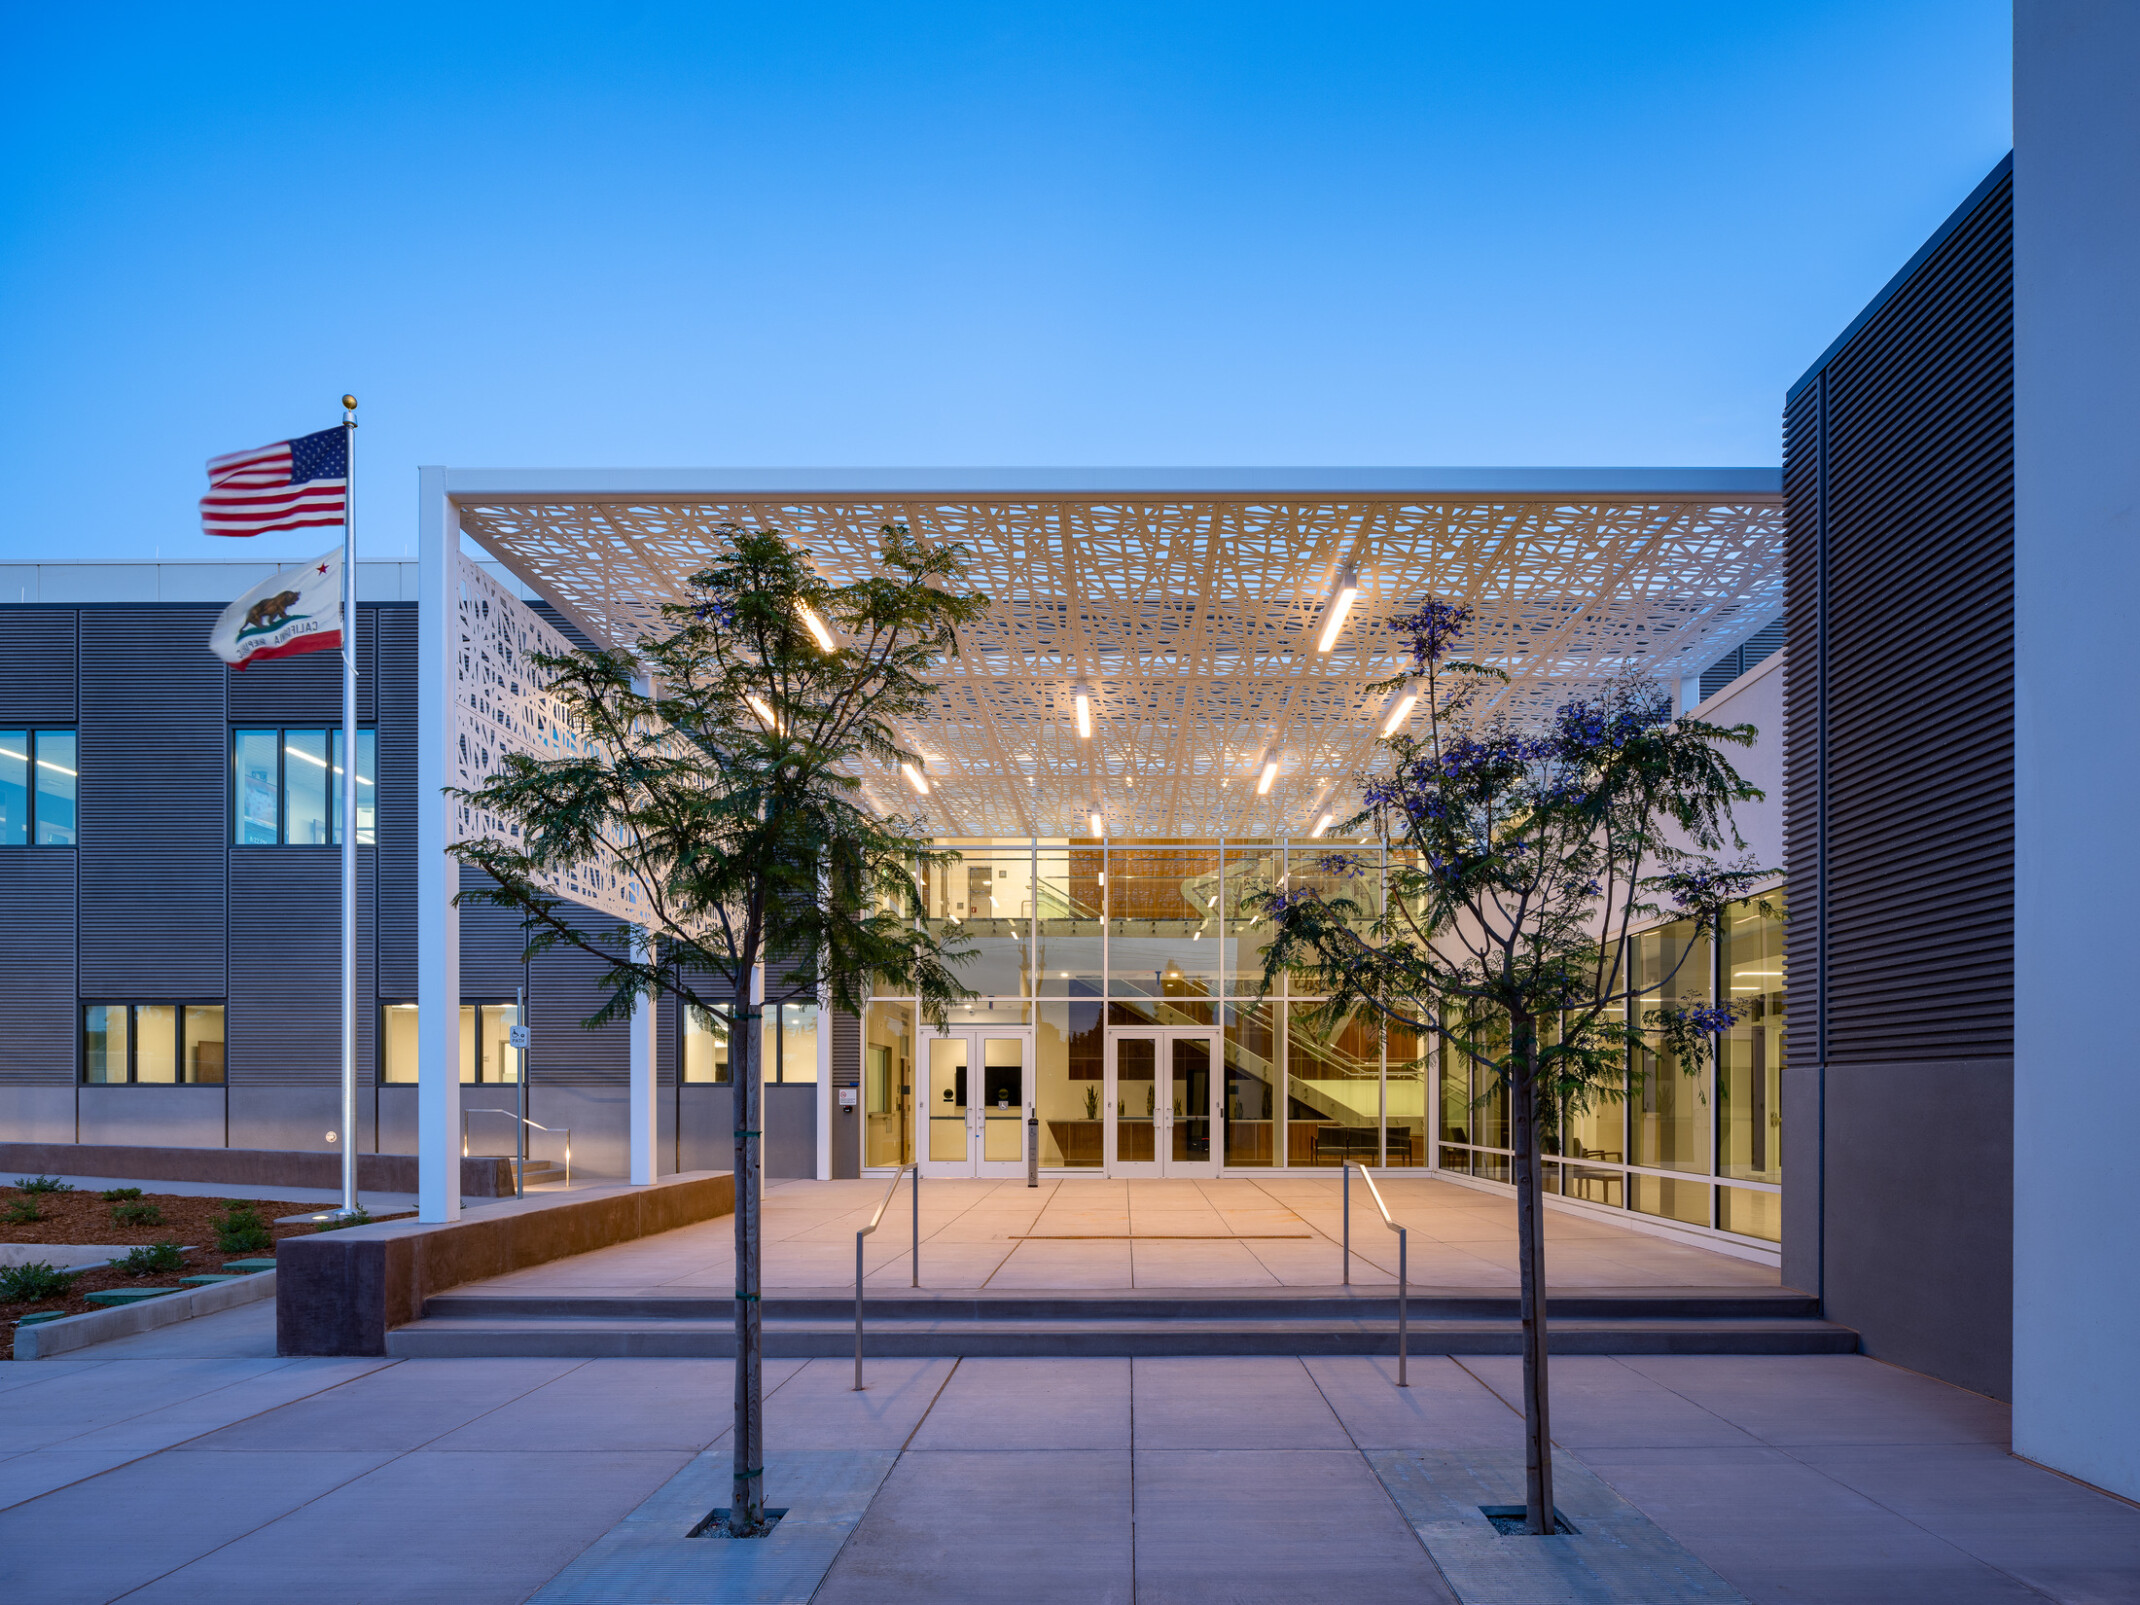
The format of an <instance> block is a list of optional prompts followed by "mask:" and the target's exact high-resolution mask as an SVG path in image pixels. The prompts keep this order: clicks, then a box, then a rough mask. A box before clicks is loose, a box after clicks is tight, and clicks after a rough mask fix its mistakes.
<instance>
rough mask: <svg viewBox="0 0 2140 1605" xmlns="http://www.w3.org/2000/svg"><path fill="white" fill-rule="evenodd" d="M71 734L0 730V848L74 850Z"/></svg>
mask: <svg viewBox="0 0 2140 1605" xmlns="http://www.w3.org/2000/svg"><path fill="white" fill-rule="evenodd" d="M75 750H76V743H75V739H74V732H73V731H72V730H0V847H30V846H36V847H72V846H73V845H74V782H75Z"/></svg>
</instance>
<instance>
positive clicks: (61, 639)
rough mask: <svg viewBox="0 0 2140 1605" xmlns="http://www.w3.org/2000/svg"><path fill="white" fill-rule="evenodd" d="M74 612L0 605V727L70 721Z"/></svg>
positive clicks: (68, 723)
mask: <svg viewBox="0 0 2140 1605" xmlns="http://www.w3.org/2000/svg"><path fill="white" fill-rule="evenodd" d="M76 617H77V615H76V614H75V611H74V609H73V608H71V607H70V608H47V607H6V606H0V727H7V726H13V725H25V724H52V725H71V724H73V723H74V715H75V707H74V682H75V633H76V629H77V625H76V622H75V621H76Z"/></svg>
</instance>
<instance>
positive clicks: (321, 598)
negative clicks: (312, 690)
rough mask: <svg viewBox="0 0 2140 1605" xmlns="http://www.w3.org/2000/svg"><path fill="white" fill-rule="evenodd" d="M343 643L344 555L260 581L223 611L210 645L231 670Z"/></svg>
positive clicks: (336, 554) (318, 559)
mask: <svg viewBox="0 0 2140 1605" xmlns="http://www.w3.org/2000/svg"><path fill="white" fill-rule="evenodd" d="M341 644H342V554H341V553H340V552H339V551H334V552H329V553H328V554H327V555H326V556H324V557H315V558H314V559H313V560H312V561H311V562H309V563H306V564H304V565H302V566H301V567H298V568H286V569H284V570H283V571H282V572H281V573H280V574H276V575H274V576H272V577H271V578H268V579H265V580H262V581H261V582H260V583H259V584H258V585H256V586H254V587H253V588H252V589H251V590H249V591H247V592H246V593H245V594H244V595H243V596H241V597H239V598H238V599H237V601H235V602H233V603H231V604H230V606H229V607H227V608H225V609H223V616H222V617H221V618H219V619H217V620H216V623H215V631H214V633H213V634H211V635H210V636H209V637H208V646H209V649H210V650H211V651H213V652H214V653H215V655H216V656H217V657H219V658H221V659H222V660H223V661H224V662H225V663H227V664H229V665H230V666H231V667H232V668H234V669H242V668H244V667H245V666H246V665H247V664H251V663H264V662H266V661H267V660H268V659H270V658H294V657H296V656H297V655H298V654H299V653H300V652H327V651H332V650H335V649H338V648H339V647H340V646H341Z"/></svg>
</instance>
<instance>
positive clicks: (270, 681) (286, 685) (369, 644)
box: [229, 605, 387, 725]
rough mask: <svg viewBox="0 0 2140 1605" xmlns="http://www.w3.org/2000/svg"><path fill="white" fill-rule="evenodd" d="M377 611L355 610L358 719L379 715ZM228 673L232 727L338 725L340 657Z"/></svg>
mask: <svg viewBox="0 0 2140 1605" xmlns="http://www.w3.org/2000/svg"><path fill="white" fill-rule="evenodd" d="M384 611H387V610H386V609H382V608H380V607H377V606H375V605H366V606H363V607H359V608H358V609H357V718H358V719H359V720H360V721H361V722H363V723H365V724H370V723H371V722H372V720H373V719H374V718H375V717H376V716H377V714H378V696H377V692H378V673H377V670H378V641H379V616H380V614H381V613H382V612H384ZM229 672H230V718H231V722H232V723H233V724H292V725H339V724H340V723H341V722H342V655H341V654H340V653H339V652H307V653H305V654H304V655H303V656H302V657H295V658H280V659H277V660H276V661H275V662H273V663H259V664H255V665H254V666H253V667H251V668H249V669H244V670H239V669H232V670H230V671H229Z"/></svg>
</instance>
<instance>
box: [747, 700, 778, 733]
mask: <svg viewBox="0 0 2140 1605" xmlns="http://www.w3.org/2000/svg"><path fill="white" fill-rule="evenodd" d="M743 700H744V701H745V702H748V703H749V704H750V711H751V712H752V713H755V714H756V715H757V716H758V722H759V723H760V724H762V725H764V726H765V727H766V729H768V730H770V731H772V733H773V734H774V735H776V736H777V735H779V734H780V721H779V720H778V719H776V718H774V717H773V710H772V709H771V708H769V707H767V706H766V705H765V698H763V697H761V696H760V695H758V693H757V692H755V691H746V692H744V693H743Z"/></svg>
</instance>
